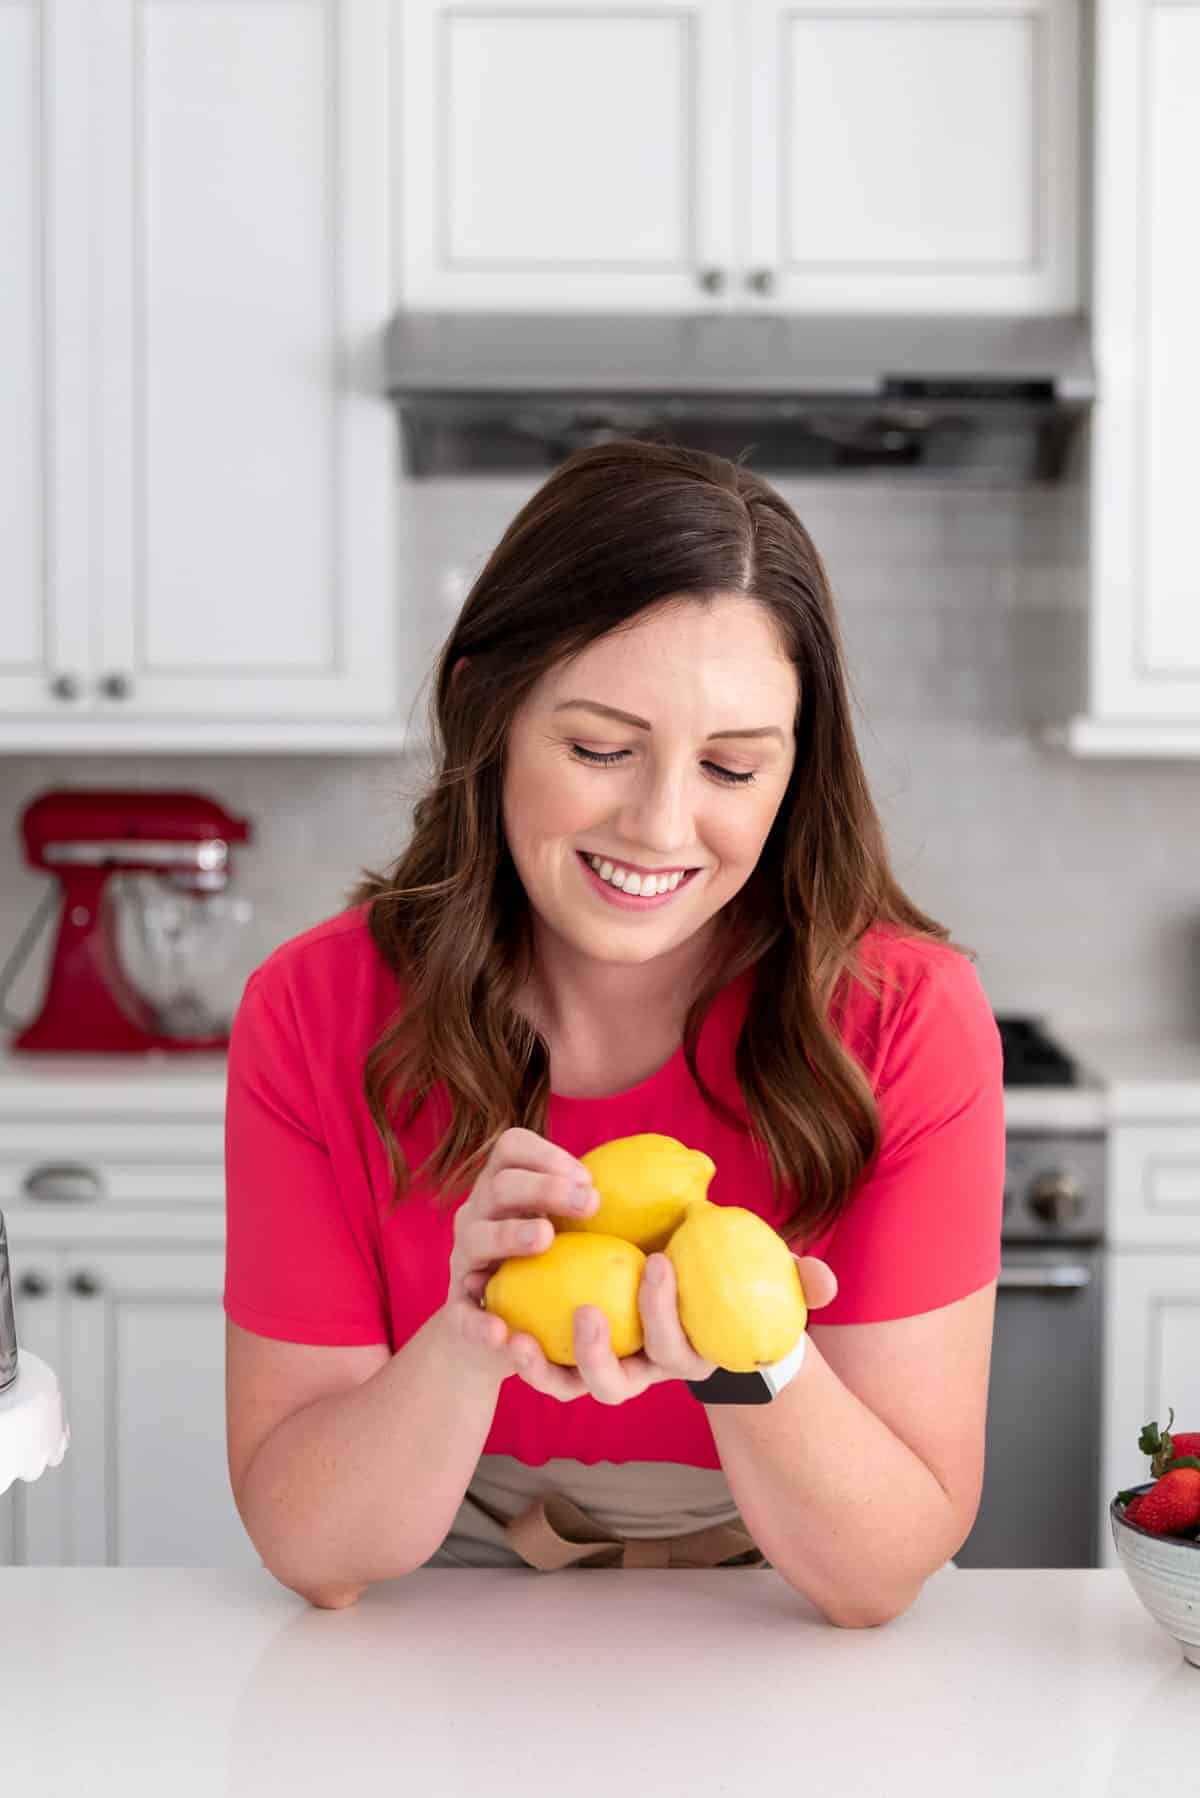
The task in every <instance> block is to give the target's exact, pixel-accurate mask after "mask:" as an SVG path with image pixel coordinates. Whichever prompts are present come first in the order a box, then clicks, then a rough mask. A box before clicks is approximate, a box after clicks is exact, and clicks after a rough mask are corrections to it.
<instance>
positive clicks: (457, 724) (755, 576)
mask: <svg viewBox="0 0 1200 1798" xmlns="http://www.w3.org/2000/svg"><path fill="white" fill-rule="evenodd" d="M737 593H740V594H745V595H746V600H747V603H748V604H755V603H756V604H758V605H760V606H763V607H765V608H766V610H767V611H768V613H769V614H770V615H771V617H772V619H773V620H774V622H775V626H776V629H777V631H778V633H779V638H780V642H781V644H782V646H783V648H784V650H785V652H786V653H787V654H788V655H789V657H790V658H791V661H792V663H793V665H794V667H795V670H796V675H797V678H798V682H799V703H798V708H797V716H796V723H795V734H796V754H795V763H794V767H793V769H792V774H791V778H790V781H789V783H788V787H787V790H786V792H785V794H784V797H783V799H782V801H781V803H780V807H779V811H778V813H777V814H776V817H775V820H774V823H773V825H772V827H771V830H770V833H769V835H768V837H767V840H766V843H765V844H764V846H763V851H762V854H761V855H760V857H759V860H758V863H757V865H756V867H755V869H754V872H753V873H752V874H751V876H750V878H749V880H747V882H746V883H745V885H744V886H743V887H742V888H741V890H740V891H739V892H738V893H737V894H735V896H734V897H733V899H732V900H730V901H729V903H728V904H727V905H726V906H725V908H724V910H723V911H722V912H721V913H720V914H719V916H720V917H721V919H722V920H723V922H724V924H725V925H726V927H727V928H726V929H725V931H724V935H723V939H720V933H715V935H716V936H717V937H718V939H720V940H718V942H717V945H716V947H717V952H716V953H714V955H713V956H712V958H711V961H710V966H709V968H708V970H707V973H706V977H705V978H704V979H703V980H702V982H701V983H700V986H699V988H698V990H697V991H696V993H695V995H694V997H693V1000H692V1003H691V1006H690V1008H689V1010H688V1013H687V1018H686V1023H685V1028H684V1052H685V1055H686V1058H687V1063H688V1066H689V1068H690V1069H691V1072H692V1076H693V1078H694V1079H695V1080H696V1081H697V1084H698V1085H699V1087H700V1090H701V1092H702V1094H703V1096H704V1098H705V1100H706V1102H707V1103H708V1104H709V1105H710V1106H711V1107H712V1109H713V1110H714V1111H715V1112H717V1113H718V1114H719V1115H721V1116H722V1117H724V1118H726V1120H727V1121H729V1122H731V1123H733V1124H735V1125H737V1126H739V1127H740V1128H742V1129H747V1128H748V1129H749V1130H750V1132H751V1134H752V1137H753V1138H754V1139H755V1140H756V1141H757V1143H758V1146H759V1149H760V1151H761V1152H762V1153H763V1154H764V1156H765V1158H766V1160H767V1162H768V1163H769V1166H770V1169H771V1174H772V1177H773V1181H774V1183H775V1191H776V1195H777V1196H778V1194H779V1193H780V1191H787V1192H788V1193H789V1204H791V1205H792V1207H793V1208H792V1210H791V1213H790V1217H789V1220H788V1222H787V1224H786V1225H785V1226H783V1230H784V1234H785V1235H788V1236H794V1235H796V1234H799V1235H800V1236H802V1237H803V1238H804V1239H806V1240H807V1239H810V1238H812V1237H813V1236H815V1235H817V1234H819V1233H820V1231H822V1230H823V1229H825V1228H826V1227H828V1225H830V1224H831V1223H833V1222H834V1220H835V1219H836V1218H837V1216H838V1215H839V1214H840V1212H841V1211H842V1209H844V1207H845V1205H846V1203H847V1202H848V1201H849V1198H850V1196H851V1191H852V1188H853V1187H854V1185H855V1183H856V1181H857V1180H858V1179H859V1178H860V1176H861V1175H862V1174H863V1173H864V1172H865V1171H867V1170H868V1168H869V1167H870V1165H871V1163H872V1162H873V1161H874V1159H875V1156H876V1154H877V1152H878V1149H879V1145H880V1128H879V1116H878V1111H877V1108H876V1105H875V1100H874V1097H873V1095H872V1091H871V1087H870V1083H869V1081H868V1080H867V1078H866V1076H865V1074H864V1072H863V1070H862V1068H861V1067H860V1065H859V1063H858V1062H857V1061H856V1060H855V1058H854V1056H853V1054H852V1053H850V1052H849V1050H848V1049H847V1048H845V1047H844V1046H843V1044H842V1041H841V1038H840V1036H839V1033H838V1030H837V1026H836V1012H837V1008H838V1007H839V1006H840V1003H841V1000H842V998H843V997H844V994H845V988H846V983H847V982H849V981H851V980H859V981H862V982H864V983H865V984H866V985H867V986H868V987H869V988H870V990H871V991H872V992H874V993H876V994H878V991H879V986H878V984H877V971H873V970H872V969H871V968H869V967H868V966H866V965H865V962H864V960H863V959H862V958H861V957H860V939H861V938H862V936H863V933H864V932H865V931H866V930H867V929H868V928H869V927H870V926H872V925H874V924H881V923H882V924H887V925H891V926H893V927H894V928H895V929H897V930H898V931H899V932H900V933H901V934H903V935H905V936H909V937H916V938H921V939H923V940H925V941H928V942H934V943H947V942H949V940H950V939H949V931H948V930H947V929H946V928H945V927H944V926H943V925H940V924H938V923H937V922H936V921H935V920H934V919H932V918H930V917H927V916H926V915H925V913H924V912H921V911H919V910H918V909H917V907H916V906H915V905H914V904H913V903H912V901H911V900H909V899H908V898H907V897H906V895H905V894H904V893H903V892H902V891H901V889H900V887H899V886H898V885H897V883H896V881H895V879H894V878H893V875H892V873H891V869H890V867H889V863H888V855H887V850H886V847H885V843H884V835H883V830H882V827H881V824H880V821H879V818H878V815H877V813H876V811H875V807H874V804H873V802H872V799H871V796H870V793H869V791H868V788H867V782H866V778H865V775H864V771H863V767H862V764H861V762H860V760H859V755H858V749H857V746H856V744H855V740H854V731H853V727H852V723H851V717H850V701H849V686H848V680H847V674H846V668H845V660H844V654H843V649H842V643H841V638H840V632H839V628H838V623H837V619H836V615H835V608H834V602H833V596H832V593H831V591H830V587H829V582H828V580H827V578H826V575H825V570H824V568H823V566H822V563H821V559H820V557H819V555H818V554H817V551H816V549H815V547H814V545H813V542H812V539H811V538H810V537H809V535H808V532H807V531H806V530H805V528H804V526H803V525H802V524H801V523H800V521H799V519H798V518H797V517H796V515H795V513H794V512H793V511H792V510H791V508H790V507H789V506H788V505H787V504H786V502H785V501H784V500H783V499H782V498H781V497H780V495H779V494H778V493H777V492H775V490H774V489H773V488H772V487H770V486H769V485H768V484H767V482H766V481H764V480H763V479H762V478H761V477H760V476H758V475H756V474H754V473H752V472H751V471H750V470H749V469H747V468H745V467H743V466H742V465H741V464H740V463H734V462H730V461H728V460H726V459H725V458H724V457H721V456H714V455H708V454H705V453H702V452H700V451H693V450H685V449H679V448H676V447H673V446H671V445H668V444H664V443H654V442H643V441H638V440H632V439H628V440H619V441H615V442H610V443H606V444H603V445H599V446H596V447H592V448H587V449H581V450H577V451H576V452H575V453H574V454H573V455H571V456H569V457H568V458H567V459H566V460H565V461H564V462H562V463H561V464H560V465H559V466H558V467H557V468H556V469H555V471H554V472H553V474H551V475H550V476H549V478H548V479H547V480H546V481H545V482H544V484H543V485H542V486H541V487H540V488H539V489H538V491H537V492H536V493H535V494H534V495H533V497H532V498H531V499H530V500H529V501H528V502H527V504H526V505H525V506H523V507H522V509H521V510H520V512H518V513H517V515H516V517H515V518H514V519H513V520H512V523H511V524H510V525H509V527H508V529H507V530H506V531H505V533H504V535H503V536H502V537H501V539H500V541H499V543H498V544H497V545H496V547H495V549H494V550H493V551H492V554H491V555H490V556H489V558H488V560H487V563H486V565H485V566H484V568H483V570H482V572H481V573H480V574H479V576H478V578H477V579H476V581H475V583H474V585H473V586H472V588H471V590H470V592H469V594H468V595H467V598H466V601H465V603H464V604H463V607H462V610H461V612H460V614H459V617H458V620H457V622H456V624H455V625H454V628H453V629H452V631H451V632H450V635H449V637H448V639H447V641H446V643H445V644H444V646H443V648H442V651H441V654H440V656H439V658H438V663H437V667H436V671H435V688H434V693H433V697H432V701H431V705H430V741H431V744H432V748H433V753H434V774H433V779H432V782H431V784H430V786H429V788H428V790H427V791H426V792H425V794H424V796H423V797H421V798H420V799H419V801H418V802H417V804H416V805H415V807H414V811H413V831H412V835H411V839H410V841H409V843H408V845H407V847H406V848H405V849H404V850H403V851H402V852H401V854H400V855H399V857H398V858H397V860H396V861H395V862H394V864H393V865H392V866H391V867H390V868H389V869H388V870H387V871H386V872H382V873H373V872H371V871H370V870H366V869H364V870H363V874H362V879H361V881H360V883H359V885H358V886H357V887H356V889H355V890H354V892H353V893H352V895H351V899H350V903H351V904H354V905H358V904H362V903H364V902H368V903H369V908H370V909H369V912H368V918H369V925H370V931H371V936H372V939H373V941H374V943H375V946H376V948H377V950H378V952H379V954H380V955H381V956H382V957H383V958H384V960H385V961H386V962H387V964H388V965H389V967H391V968H392V969H393V970H394V972H395V973H396V975H397V976H398V978H399V979H400V981H401V982H402V989H403V994H404V1003H403V1006H402V1008H401V1009H400V1011H399V1013H398V1015H397V1016H396V1017H395V1018H393V1019H392V1020H391V1021H390V1022H389V1024H388V1026H387V1028H386V1029H385V1031H384V1032H383V1034H382V1036H381V1037H380V1039H379V1041H378V1042H377V1043H376V1044H375V1045H374V1046H373V1048H372V1049H371V1051H370V1053H369V1055H368V1057H367V1061H366V1066H365V1070H364V1091H365V1095H366V1099H367V1103H368V1105H369V1107H370V1111H371V1115H372V1117H373V1118H374V1120H375V1124H376V1127H377V1129H378V1130H379V1132H380V1134H381V1136H382V1138H383V1141H384V1143H385V1145H386V1147H387V1151H388V1160H389V1167H390V1170H391V1174H392V1177H393V1180H394V1200H395V1201H396V1202H398V1201H399V1200H400V1199H401V1198H402V1197H403V1195H404V1193H405V1191H406V1190H407V1188H408V1185H409V1183H410V1180H411V1179H412V1178H413V1177H414V1176H413V1174H412V1172H411V1171H410V1169H409V1167H408V1164H407V1160H406V1157H405V1155H404V1152H403V1150H402V1149H401V1146H400V1143H399V1140H398V1133H397V1129H396V1127H395V1125H394V1123H393V1119H392V1116H391V1113H392V1109H393V1106H394V1105H395V1104H396V1103H397V1101H402V1102H403V1104H404V1115H403V1118H402V1120H401V1124H400V1128H401V1129H403V1128H406V1127H407V1126H408V1125H409V1124H411V1122H412V1121H413V1120H414V1119H415V1117H416V1116H417V1114H418V1113H419V1111H420V1110H421V1108H422V1106H423V1105H424V1104H425V1102H426V1101H427V1099H428V1098H429V1096H430V1094H431V1092H432V1091H433V1089H434V1087H435V1086H436V1085H437V1084H438V1083H439V1082H442V1083H444V1091H445V1093H446V1094H447V1095H448V1097H449V1100H450V1121H449V1124H448V1126H447V1128H446V1129H445V1131H444V1132H443V1134H442V1135H441V1138H440V1140H439V1141H438V1142H437V1144H436V1147H435V1148H434V1150H433V1152H432V1153H431V1154H430V1155H429V1156H428V1158H427V1159H426V1161H425V1163H424V1164H423V1166H422V1168H421V1169H419V1170H417V1171H418V1173H419V1174H421V1175H422V1176H423V1177H427V1178H428V1179H429V1181H430V1182H431V1184H432V1186H433V1187H434V1188H435V1189H436V1190H437V1191H438V1192H439V1194H441V1195H442V1199H443V1200H445V1199H446V1198H447V1197H448V1189H449V1186H450V1183H451V1182H452V1181H453V1184H454V1186H455V1188H456V1189H459V1190H466V1189H467V1188H468V1187H469V1185H470V1184H471V1183H472V1182H473V1181H474V1179H475V1176H476V1174H477V1173H478V1170H479V1168H480V1167H481V1166H482V1164H483V1162H484V1160H485V1159H486V1157H487V1155H488V1153H489V1152H490V1150H491V1148H492V1145H493V1144H494V1142H495V1140H496V1138H497V1136H498V1135H499V1134H500V1133H501V1132H502V1131H503V1130H505V1129H507V1128H509V1127H510V1126H511V1125H514V1124H519V1125H523V1126H524V1127H525V1128H526V1129H529V1130H534V1131H537V1132H539V1134H544V1130H545V1120H546V1112H547V1101H548V1097H549V1092H550V1072H549V1057H548V1052H547V1046H546V1043H545V1040H544V1039H543V1037H542V1036H541V1035H540V1034H539V1033H538V1032H537V1031H536V1030H535V1029H534V1027H533V1025H532V1024H531V1023H530V1022H529V1021H527V1019H526V1018H525V1017H524V1016H523V1015H522V1013H521V1012H520V1011H519V1010H517V1008H516V1006H515V1004H514V996H515V995H516V994H517V993H518V992H519V991H520V990H521V989H522V986H523V983H524V978H525V975H526V972H527V970H528V967H529V965H530V955H531V948H530V944H531V935H530V929H529V908H528V904H527V901H526V896H525V891H524V888H523V887H522V885H521V883H520V880H519V878H518V876H517V872H516V869H515V867H514V865H513V861H512V858H511V856H510V854H509V852H508V848H507V845H506V843H505V838H504V831H503V824H502V810H501V793H502V782H503V776H504V760H505V747H506V743H507V739H508V734H509V729H510V726H511V724H512V720H513V717H514V715H515V714H516V712H517V710H518V708H519V707H520V706H521V704H522V702H523V701H524V700H525V698H526V697H527V695H528V694H529V692H530V691H531V689H532V688H533V686H534V685H535V683H536V682H537V681H538V680H539V679H540V678H541V676H542V675H543V674H544V673H545V672H546V671H547V670H548V669H549V668H551V667H552V666H553V665H554V664H556V663H557V662H559V661H560V660H561V659H562V658H564V657H566V656H570V655H573V654H575V653H577V652H578V651H581V650H582V649H584V648H585V647H586V646H587V645H588V644H589V643H592V642H594V641H595V639H596V638H598V637H601V636H603V635H604V634H605V633H606V632H608V631H612V630H615V629H617V628H619V627H621V626H623V625H627V624H629V623H630V621H631V620H633V619H635V618H636V617H637V616H638V615H639V614H640V613H642V612H644V611H645V610H646V609H647V608H648V607H650V606H653V605H656V604H658V603H660V602H662V601H665V600H668V599H672V598H675V599H679V598H681V597H686V598H687V599H691V600H704V599H705V598H713V597H715V596H716V595H718V594H721V595H729V594H737ZM463 658H465V664H464V665H463V666H462V667H460V666H459V664H460V662H461V661H462V659H463ZM456 670H457V677H456ZM950 946H951V947H952V948H959V947H960V945H958V944H954V943H951V944H950ZM964 953H966V954H967V955H968V956H969V957H970V958H971V959H972V960H974V952H973V951H970V950H966V951H964ZM749 968H753V970H754V976H753V980H752V982H751V983H750V993H749V998H748V1004H747V1011H746V1017H745V1022H744V1025H743V1028H742V1031H741V1035H740V1038H739V1041H738V1044H737V1051H736V1071H737V1077H738V1082H739V1085H740V1088H741V1092H742V1096H743V1100H744V1104H745V1111H746V1118H745V1119H742V1118H737V1117H734V1116H732V1115H731V1114H730V1113H729V1111H728V1109H727V1107H726V1106H725V1105H724V1104H723V1103H722V1102H721V1100H720V1098H719V1096H718V1095H716V1094H715V1093H713V1092H712V1091H711V1090H710V1089H709V1088H708V1086H707V1085H706V1083H705V1082H704V1081H703V1079H702V1077H701V1075H700V1072H699V1069H698V1067H697V1063H696V1047H697V1042H698V1038H699V1032H700V1025H701V1022H702V1019H703V1017H704V1013H705V1010H706V1009H707V1006H708V1004H709V1002H710V1001H711V999H712V998H713V996H714V994H715V993H716V992H718V991H719V990H720V988H721V987H723V986H724V985H725V984H726V983H727V982H729V981H732V980H733V979H735V978H736V977H737V976H738V975H739V974H741V973H743V972H745V970H747V969H749Z"/></svg>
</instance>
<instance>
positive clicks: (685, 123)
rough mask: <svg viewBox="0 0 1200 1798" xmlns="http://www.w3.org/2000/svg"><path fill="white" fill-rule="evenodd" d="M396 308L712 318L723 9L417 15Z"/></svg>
mask: <svg viewBox="0 0 1200 1798" xmlns="http://www.w3.org/2000/svg"><path fill="white" fill-rule="evenodd" d="M402 17H403V24H404V35H403V39H402V43H401V65H402V76H401V78H402V81H403V94H402V116H403V119H404V127H403V129H404V143H403V166H402V168H401V169H400V170H399V175H398V178H399V180H400V181H401V182H402V185H403V200H402V205H403V218H402V220H401V230H402V232H403V241H404V245H405V275H404V288H405V291H404V295H403V301H404V304H405V305H407V306H410V307H420V306H468V307H470V306H479V307H492V306H495V307H505V306H509V307H525V306H537V305H540V304H545V305H547V306H573V305H579V306H583V307H586V308H589V309H590V308H594V309H597V310H603V309H605V308H608V307H614V306H615V307H620V306H622V305H625V304H632V305H638V306H654V305H658V304H663V305H671V306H684V307H687V306H692V305H695V306H705V307H711V306H712V305H713V304H720V303H722V302H721V300H720V298H719V297H717V298H714V296H713V295H711V294H710V293H709V292H708V291H707V290H706V289H704V288H703V287H701V286H700V284H699V281H698V275H699V273H700V271H701V270H702V269H704V268H707V267H718V268H720V269H721V271H722V273H723V274H724V275H725V276H726V278H727V277H728V272H729V270H728V265H729V253H730V247H731V235H732V231H731V226H732V204H733V180H734V168H733V157H734V144H733V141H732V129H731V119H732V105H733V80H734V75H733V68H732V59H731V52H732V42H733V36H732V33H733V20H734V11H733V7H732V5H731V0H655V3H654V4H653V5H650V4H632V5H624V6H621V7H613V8H611V9H606V8H603V7H596V6H595V5H593V4H587V5H582V4H580V3H579V0H521V3H520V4H517V3H516V0H512V3H510V0H482V3H481V4H479V5H473V6H472V7H470V8H469V9H460V8H459V7H457V6H450V5H447V4H446V3H445V0H412V3H411V4H409V5H406V6H405V8H404V11H403V15H402Z"/></svg>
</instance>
